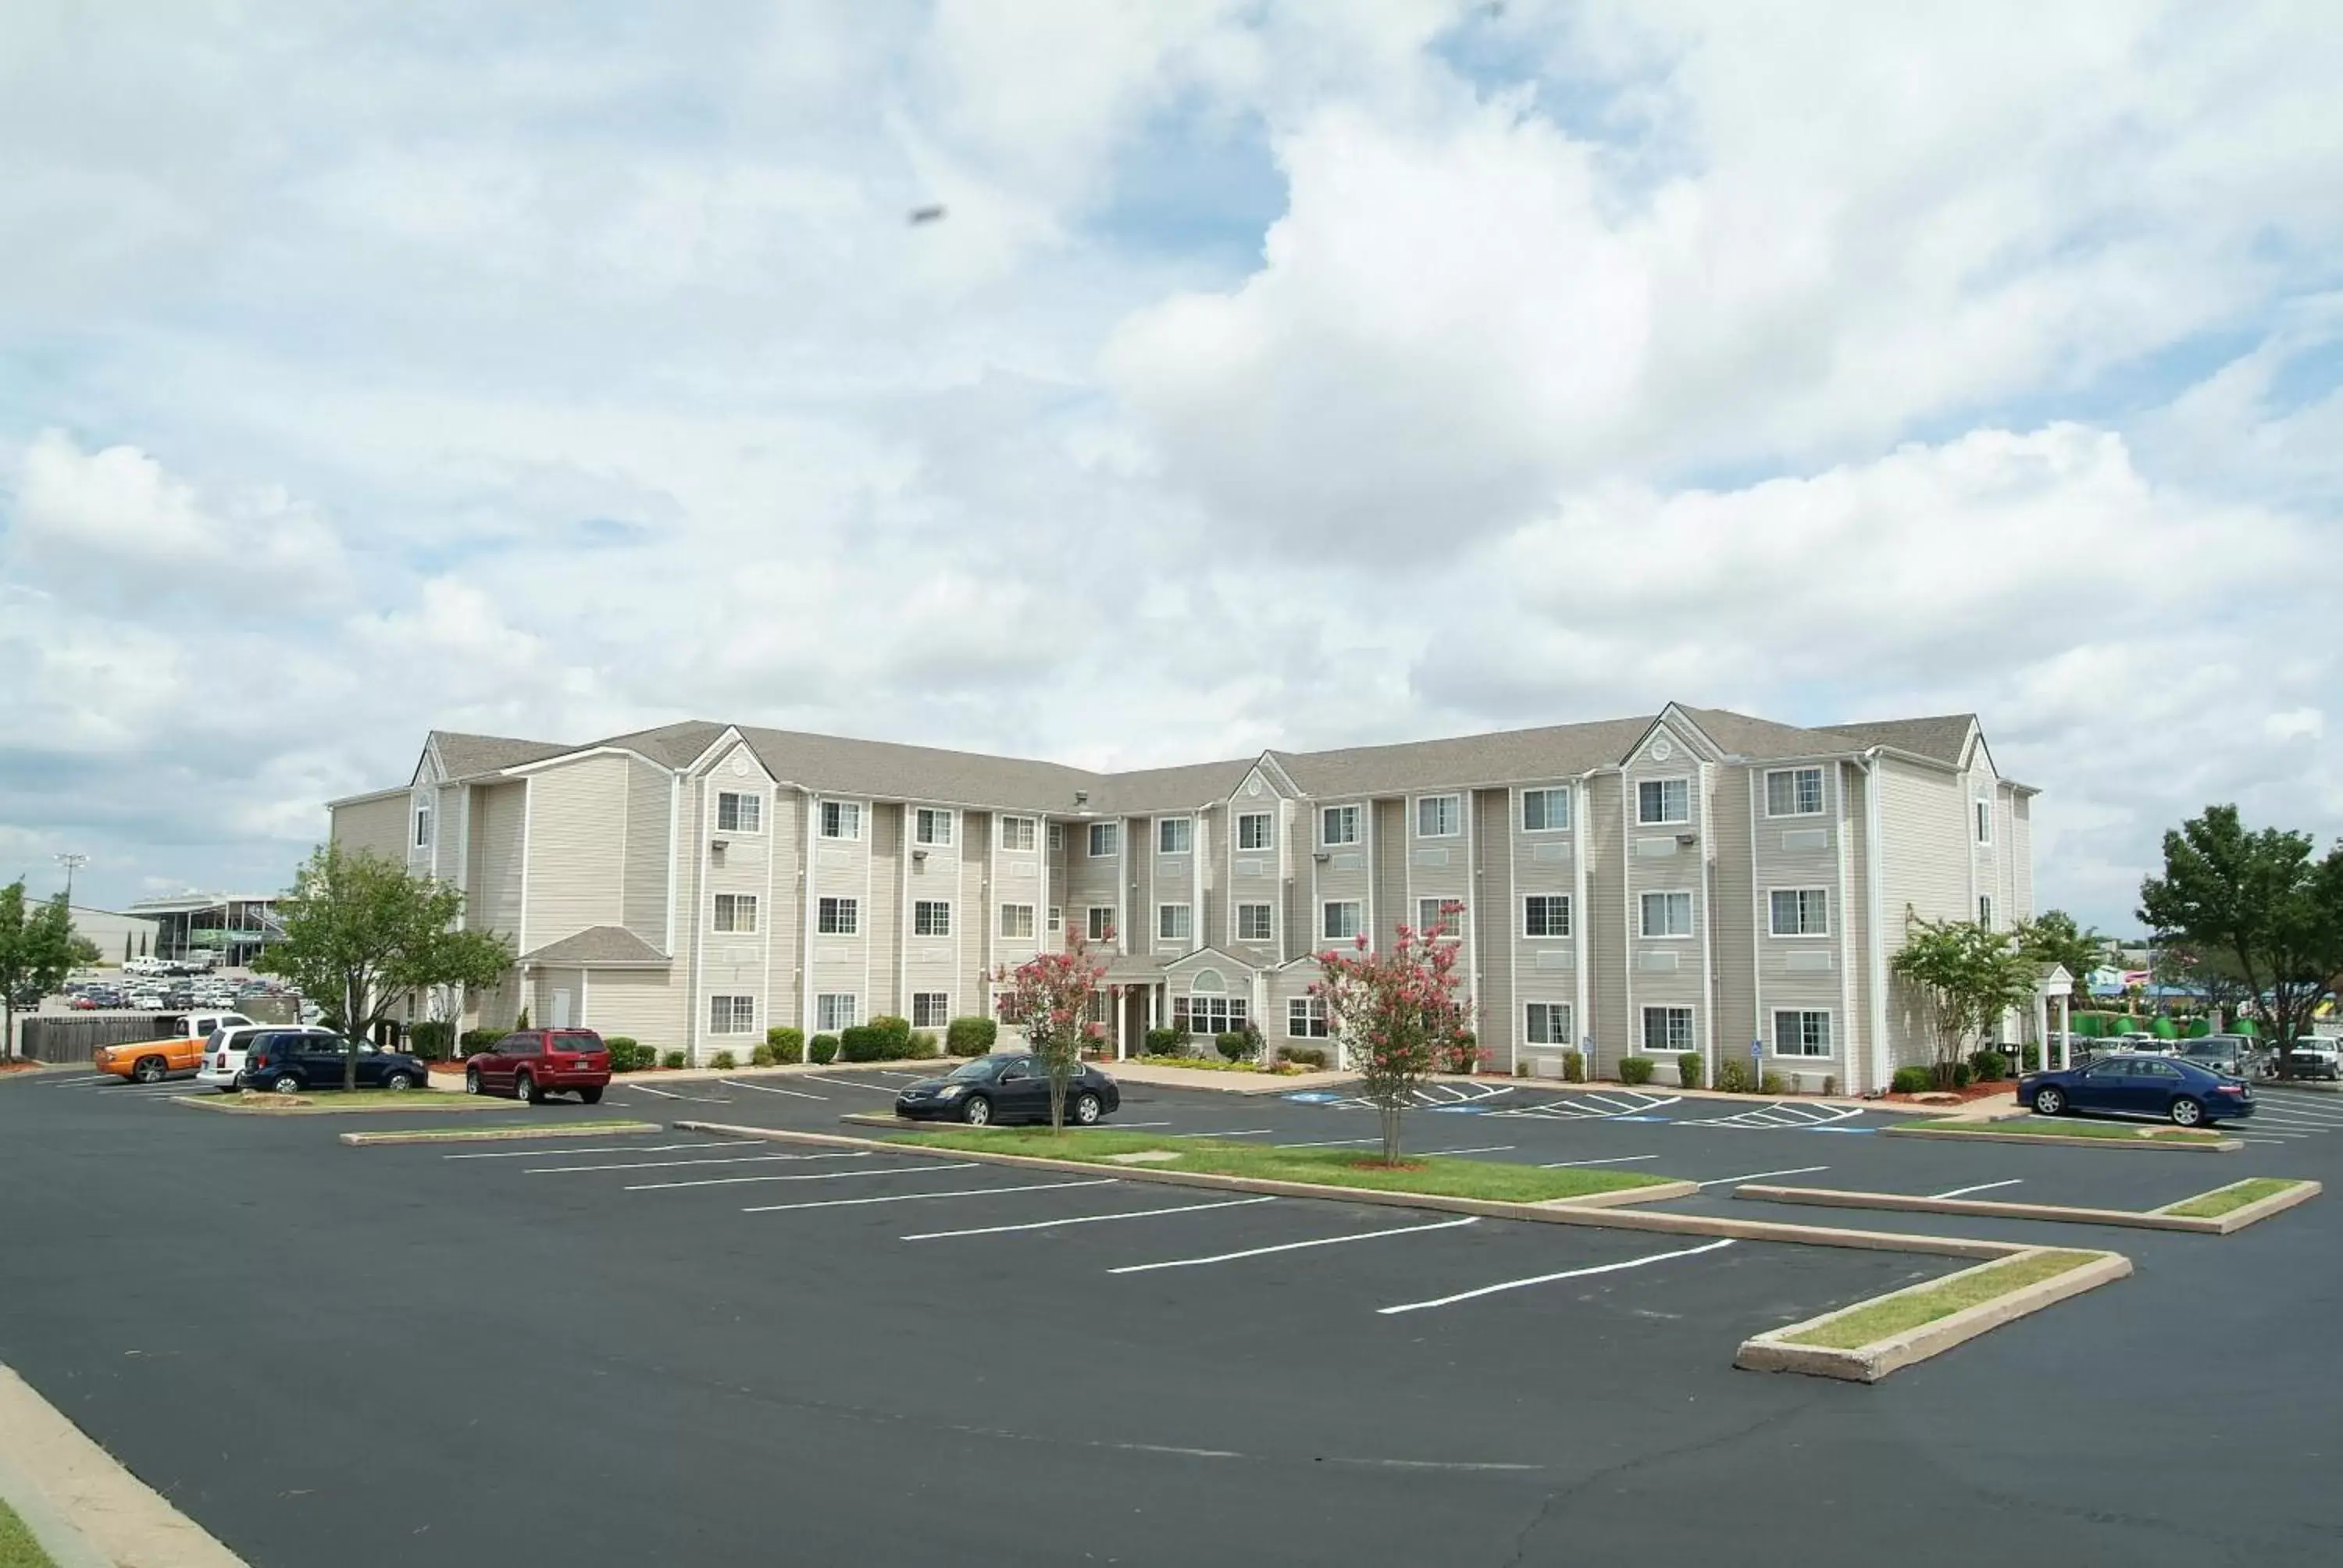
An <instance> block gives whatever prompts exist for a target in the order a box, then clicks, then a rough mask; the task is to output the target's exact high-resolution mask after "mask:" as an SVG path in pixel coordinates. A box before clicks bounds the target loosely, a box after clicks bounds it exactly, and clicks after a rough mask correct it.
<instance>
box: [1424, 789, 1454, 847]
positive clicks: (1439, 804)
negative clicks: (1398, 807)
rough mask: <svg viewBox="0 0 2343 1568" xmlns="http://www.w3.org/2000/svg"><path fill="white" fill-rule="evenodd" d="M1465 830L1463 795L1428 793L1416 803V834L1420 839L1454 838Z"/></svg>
mask: <svg viewBox="0 0 2343 1568" xmlns="http://www.w3.org/2000/svg"><path fill="white" fill-rule="evenodd" d="M1463 830H1464V798H1463V796H1461V795H1426V796H1423V798H1421V799H1418V800H1417V801H1416V803H1415V836H1416V837H1417V838H1419V839H1453V838H1454V837H1455V836H1456V835H1457V834H1459V833H1462V832H1463Z"/></svg>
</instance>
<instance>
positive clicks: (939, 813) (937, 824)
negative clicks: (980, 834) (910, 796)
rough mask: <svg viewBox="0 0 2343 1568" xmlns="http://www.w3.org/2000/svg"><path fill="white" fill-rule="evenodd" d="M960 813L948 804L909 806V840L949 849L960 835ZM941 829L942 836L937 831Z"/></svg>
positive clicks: (926, 846) (923, 845) (926, 847)
mask: <svg viewBox="0 0 2343 1568" xmlns="http://www.w3.org/2000/svg"><path fill="white" fill-rule="evenodd" d="M959 818H960V813H959V812H957V811H955V810H953V809H951V808H950V807H949V806H914V807H912V808H911V842H912V843H914V844H917V845H920V847H921V848H923V849H950V848H951V847H952V845H953V843H954V842H955V841H956V840H957V839H959V837H960V821H959ZM938 829H941V830H942V837H940V838H939V837H937V836H936V835H937V831H938Z"/></svg>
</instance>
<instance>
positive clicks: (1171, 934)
mask: <svg viewBox="0 0 2343 1568" xmlns="http://www.w3.org/2000/svg"><path fill="white" fill-rule="evenodd" d="M1188 929H1189V922H1188V906H1187V905H1185V904H1158V905H1156V906H1155V936H1156V940H1159V941H1166V942H1184V941H1186V940H1188Z"/></svg>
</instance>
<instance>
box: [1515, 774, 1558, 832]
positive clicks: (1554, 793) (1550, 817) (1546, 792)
mask: <svg viewBox="0 0 2343 1568" xmlns="http://www.w3.org/2000/svg"><path fill="white" fill-rule="evenodd" d="M1532 796H1535V797H1537V799H1539V800H1540V801H1541V802H1542V807H1541V809H1543V810H1544V814H1545V826H1544V827H1542V828H1533V827H1531V826H1530V798H1531V797H1532ZM1556 801H1560V802H1561V804H1562V820H1561V821H1560V822H1559V823H1557V822H1556V821H1555V820H1554V803H1555V802H1556ZM1570 810H1571V807H1570V786H1569V785H1567V784H1554V785H1548V786H1546V787H1545V788H1544V789H1524V790H1523V791H1522V799H1521V805H1520V806H1519V807H1518V808H1516V809H1515V811H1514V814H1513V819H1514V820H1515V821H1516V822H1518V823H1520V824H1521V829H1522V831H1523V832H1524V833H1567V832H1569V831H1570Z"/></svg>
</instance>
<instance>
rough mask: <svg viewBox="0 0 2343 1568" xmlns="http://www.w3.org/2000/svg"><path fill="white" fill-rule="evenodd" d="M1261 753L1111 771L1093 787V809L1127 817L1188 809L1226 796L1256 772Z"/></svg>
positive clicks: (1101, 777) (1226, 797)
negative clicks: (1133, 769) (1133, 770)
mask: <svg viewBox="0 0 2343 1568" xmlns="http://www.w3.org/2000/svg"><path fill="white" fill-rule="evenodd" d="M1259 760H1261V759H1259V758H1257V757H1239V758H1235V759H1231V760H1230V761H1226V762H1192V763H1189V764H1187V765H1185V766H1184V767H1179V768H1146V769H1139V770H1138V771H1136V772H1131V773H1108V774H1102V775H1101V776H1100V778H1099V781H1098V783H1097V784H1095V785H1093V786H1091V809H1092V810H1094V811H1107V812H1111V813H1114V814H1116V815H1118V816H1124V817H1145V816H1150V815H1152V814H1153V813H1155V812H1159V811H1186V810H1191V809H1193V808H1195V807H1198V806H1203V805H1207V804H1210V803H1211V802H1212V801H1214V800H1225V799H1228V798H1229V797H1230V796H1232V795H1233V794H1235V793H1236V791H1237V786H1238V785H1240V784H1242V783H1243V782H1244V780H1245V775H1246V774H1248V773H1250V772H1252V769H1253V764H1254V763H1255V762H1258V761H1259Z"/></svg>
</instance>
